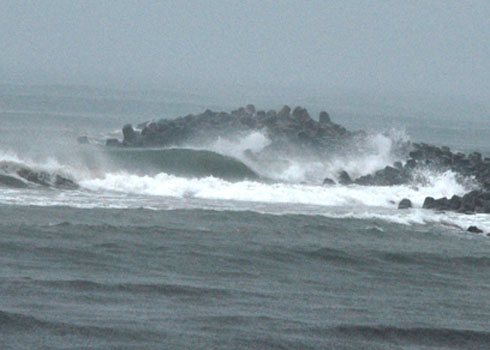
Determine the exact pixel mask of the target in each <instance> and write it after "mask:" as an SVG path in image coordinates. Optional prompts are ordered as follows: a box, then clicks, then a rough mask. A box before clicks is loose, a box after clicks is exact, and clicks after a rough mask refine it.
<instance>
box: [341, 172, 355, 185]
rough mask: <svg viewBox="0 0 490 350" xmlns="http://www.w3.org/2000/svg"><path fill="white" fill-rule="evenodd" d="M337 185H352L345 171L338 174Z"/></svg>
mask: <svg viewBox="0 0 490 350" xmlns="http://www.w3.org/2000/svg"><path fill="white" fill-rule="evenodd" d="M339 184H341V185H350V184H352V179H351V177H350V175H349V173H348V172H347V171H345V170H343V171H341V172H340V174H339Z"/></svg>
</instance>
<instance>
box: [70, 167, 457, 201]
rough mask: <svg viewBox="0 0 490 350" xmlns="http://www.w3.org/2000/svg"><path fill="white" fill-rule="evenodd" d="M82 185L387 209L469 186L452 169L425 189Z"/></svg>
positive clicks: (194, 182)
mask: <svg viewBox="0 0 490 350" xmlns="http://www.w3.org/2000/svg"><path fill="white" fill-rule="evenodd" d="M80 184H81V185H82V186H83V187H85V188H87V189H90V190H92V191H115V192H123V193H128V194H139V195H151V196H164V197H179V198H184V197H186V198H189V197H192V198H200V199H213V200H234V201H247V202H266V203H297V204H306V205H322V206H359V205H362V206H373V207H387V208H393V207H396V205H397V203H398V202H399V201H400V200H401V199H403V198H410V199H411V200H412V202H413V204H414V206H415V207H421V206H422V203H423V201H424V199H425V197H427V196H432V197H436V198H438V197H444V196H452V195H453V194H458V195H462V194H464V193H465V192H466V190H467V189H466V188H465V187H464V186H463V185H462V184H460V183H459V182H458V181H457V179H456V176H455V175H454V174H453V173H452V172H446V173H444V174H440V175H438V176H433V177H431V178H430V179H429V182H427V183H426V184H424V185H423V186H419V187H415V186H406V185H400V186H358V185H352V186H317V185H303V184H291V183H272V184H271V183H263V182H257V181H241V182H229V181H225V180H222V179H219V178H215V177H205V178H199V179H198V178H184V177H178V176H173V175H169V174H166V173H160V174H158V175H156V176H138V175H134V174H128V173H111V174H106V175H105V176H104V177H103V178H96V179H89V180H82V181H81V182H80Z"/></svg>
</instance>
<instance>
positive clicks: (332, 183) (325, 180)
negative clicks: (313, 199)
mask: <svg viewBox="0 0 490 350" xmlns="http://www.w3.org/2000/svg"><path fill="white" fill-rule="evenodd" d="M323 184H324V185H335V181H333V180H332V179H330V178H328V177H326V178H325V179H324V180H323Z"/></svg>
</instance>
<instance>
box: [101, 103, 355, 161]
mask: <svg viewBox="0 0 490 350" xmlns="http://www.w3.org/2000/svg"><path fill="white" fill-rule="evenodd" d="M138 128H139V129H140V130H141V131H138V130H135V129H134V128H133V126H132V125H129V124H128V125H125V126H124V127H123V130H122V131H123V140H122V142H120V141H118V140H115V139H109V140H107V142H106V144H107V145H108V146H124V147H169V146H180V145H185V144H189V143H193V144H195V143H199V142H204V141H206V140H212V139H216V138H218V137H225V138H226V137H230V135H240V134H245V133H250V132H253V131H261V132H263V133H265V134H266V135H267V137H268V138H269V139H270V140H271V144H270V145H269V146H268V150H269V151H280V152H284V153H291V152H298V153H299V152H307V153H309V152H325V151H328V150H332V149H335V148H338V147H341V145H342V143H344V142H345V141H346V140H347V139H350V138H351V137H352V136H353V135H354V133H351V132H349V131H347V130H346V129H345V128H344V127H342V126H340V125H338V124H335V123H333V122H332V121H331V120H330V116H329V115H328V113H327V112H321V113H320V115H319V120H318V121H317V120H314V119H313V118H311V117H310V115H309V113H308V111H307V110H306V109H305V108H301V107H296V108H294V109H293V110H292V109H291V108H290V107H288V106H284V107H283V108H282V109H281V110H280V111H278V112H276V111H274V110H270V111H267V112H266V111H260V110H256V109H255V107H254V106H253V105H248V106H246V107H242V108H239V109H237V110H234V111H232V112H231V113H226V112H213V111H211V110H206V111H205V112H204V113H201V114H198V115H192V114H191V115H187V116H185V117H179V118H176V119H160V120H158V121H153V122H145V123H142V124H140V125H138Z"/></svg>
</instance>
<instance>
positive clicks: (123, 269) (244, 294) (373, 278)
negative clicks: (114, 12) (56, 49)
mask: <svg viewBox="0 0 490 350" xmlns="http://www.w3.org/2000/svg"><path fill="white" fill-rule="evenodd" d="M94 91H95V92H93V93H92V92H90V91H87V90H86V89H81V91H80V89H77V88H73V87H70V88H68V87H66V88H59V87H51V88H48V87H31V88H30V89H26V88H22V87H17V88H15V87H9V88H8V89H3V90H2V86H1V85H0V136H1V137H0V295H1V296H2V297H1V298H0V348H1V349H7V350H10V349H12V350H14V349H15V350H19V349H26V350H27V349H37V348H43V349H44V348H46V349H60V350H61V349H110V348H112V349H127V350H130V349H131V350H133V349H162V348H171V349H189V350H191V349H192V350H194V349H201V348H207V349H230V348H236V349H294V348H295V349H325V348H331V349H386V350H392V349H429V348H430V349H433V348H434V349H435V348H437V349H441V348H444V349H484V348H485V347H486V346H487V345H488V343H489V342H490V333H489V332H488V315H489V314H490V309H489V304H488V296H487V295H488V290H489V288H490V286H489V282H488V276H489V271H490V259H489V258H488V252H489V245H490V239H489V238H488V237H487V236H486V234H487V233H490V216H489V215H488V214H472V215H468V214H462V213H458V212H449V211H448V212H437V211H433V210H427V209H423V208H422V205H423V202H424V199H425V197H427V196H432V197H434V198H439V197H443V196H446V197H449V196H452V195H454V194H456V195H463V194H464V193H467V192H468V191H470V190H473V189H477V188H478V186H479V185H478V183H477V182H476V181H475V179H472V178H468V177H461V176H460V175H459V174H456V173H454V172H451V171H446V172H441V171H434V170H429V169H424V170H420V171H419V172H418V173H417V174H415V176H414V180H413V181H412V182H410V183H407V184H405V185H396V186H360V185H356V184H351V185H341V184H339V183H338V180H339V172H340V171H347V172H348V173H349V174H351V176H353V177H356V178H357V177H359V176H363V175H367V174H372V173H373V172H375V171H377V170H379V169H382V168H384V167H385V166H387V165H393V164H394V163H395V162H401V163H402V165H403V164H404V161H405V159H407V158H406V154H405V153H404V149H405V146H406V144H407V143H410V142H411V141H415V142H420V141H421V140H420V139H419V138H418V137H419V136H420V135H427V134H428V133H431V132H430V130H427V125H422V126H420V128H419V129H417V128H414V127H413V126H414V125H415V124H414V123H408V122H407V125H406V126H407V127H406V128H404V127H403V126H402V127H398V126H397V127H393V125H391V124H390V123H389V122H387V120H384V121H383V122H380V123H379V124H378V125H375V126H374V127H373V123H374V122H375V121H376V118H375V117H372V116H369V115H366V116H363V117H362V118H360V117H359V115H349V114H346V113H341V112H332V119H334V120H336V121H339V122H341V123H342V124H345V125H346V127H349V126H350V129H353V125H352V124H349V123H348V121H349V120H355V121H356V122H361V121H363V120H364V121H366V124H369V125H361V127H362V128H363V129H364V130H366V133H365V137H362V138H359V139H356V140H355V142H353V143H352V144H349V145H348V147H345V148H343V149H342V150H340V151H335V150H332V151H331V152H326V153H325V154H320V155H314V156H312V155H311V154H308V155H306V154H301V152H299V153H297V154H288V153H286V152H282V153H281V152H278V153H274V152H267V149H268V148H269V146H270V145H271V140H270V139H269V137H268V136H267V135H268V134H267V132H266V131H265V130H256V131H253V132H250V133H241V134H238V133H237V134H230V135H227V137H221V138H214V139H209V140H204V141H203V140H202V139H200V140H196V141H195V142H191V141H192V140H191V141H189V142H187V143H185V144H181V145H179V146H178V147H169V148H158V147H153V148H131V147H114V148H112V147H106V146H105V140H106V139H107V138H118V139H122V137H123V135H122V133H121V126H122V125H125V124H127V123H134V124H135V125H137V124H136V123H139V122H144V121H145V120H157V119H158V118H160V117H169V118H170V117H175V116H179V115H186V114H188V113H197V112H200V111H201V110H203V109H205V108H217V107H216V106H215V104H213V103H210V102H209V101H206V100H205V99H201V100H199V98H198V97H194V100H193V103H191V102H190V101H189V100H187V95H186V96H183V97H182V98H181V99H180V100H178V103H174V104H172V103H170V102H169V103H168V104H167V103H160V102H158V103H154V101H147V100H145V99H141V98H140V97H141V96H146V95H144V94H142V95H136V96H133V97H131V98H130V96H131V93H129V92H128V93H124V94H122V93H112V92H111V91H97V90H94ZM171 97H172V102H175V101H174V100H175V99H177V97H176V96H174V95H172V96H171ZM138 98H140V99H138ZM145 98H146V97H145ZM155 98H156V97H155ZM162 98H165V97H162ZM196 99H197V100H198V101H196ZM135 101H137V103H135ZM231 102H235V101H230V104H231ZM120 106H126V107H125V108H121V107H120ZM135 106H136V107H135ZM155 106H160V107H159V108H161V110H158V113H157V115H155V114H156V113H155ZM234 107H236V103H233V104H232V107H231V108H234ZM265 107H271V108H274V107H277V106H265ZM220 108H221V107H220ZM231 108H229V107H228V105H224V106H222V110H230V109H231ZM312 108H315V106H312ZM320 108H322V109H323V108H324V106H318V108H317V109H318V110H320ZM135 109H137V111H135ZM125 111H129V112H127V113H125ZM132 112H134V113H132ZM349 118H350V119H349ZM388 120H391V119H390V118H388ZM434 125H436V126H437V127H438V129H437V130H435V131H433V132H432V134H433V135H442V136H441V138H440V139H438V140H435V139H434V140H430V141H434V142H436V141H437V143H438V144H441V145H443V144H445V141H447V140H448V139H451V140H452V141H454V142H453V144H454V143H456V144H457V145H456V146H457V147H454V146H452V148H454V150H455V151H457V150H459V148H458V145H461V150H462V151H464V152H466V153H468V152H469V151H472V150H474V149H475V148H476V146H479V145H486V144H487V143H488V141H486V140H488V138H485V137H483V138H471V137H461V138H460V139H458V138H454V137H452V136H451V135H454V134H455V131H454V130H453V129H454V125H452V124H451V125H446V126H447V128H449V129H450V130H449V129H447V128H446V127H445V126H444V123H434ZM368 126H371V128H369V127H368ZM415 126H416V125H415ZM474 127H475V128H477V127H478V128H479V130H482V132H481V133H482V134H483V135H487V134H488V132H487V131H485V130H488V125H486V124H485V123H483V124H482V125H479V126H476V125H475V126H474ZM485 127H486V128H487V129H485ZM354 130H355V129H354ZM448 130H449V131H448ZM462 130H463V129H462ZM461 132H466V133H468V130H467V129H464V131H461ZM485 132H487V134H485ZM465 135H466V134H465ZM80 136H86V138H82V139H81V141H82V142H79V140H78V138H79V137H80ZM462 138H464V139H465V141H467V142H468V143H467V144H463V142H459V141H458V140H461V139H462ZM422 141H424V140H422ZM426 141H427V140H426ZM471 142H473V143H471ZM476 149H478V148H476ZM482 152H483V153H484V154H485V156H488V155H487V154H490V152H489V150H488V149H484V150H482ZM325 178H328V179H331V180H333V181H334V182H335V184H323V182H324V179H325ZM403 198H409V199H410V200H411V202H412V206H413V207H412V208H410V209H405V210H401V209H398V203H399V202H400V201H401V200H402V199H403ZM469 226H477V227H478V228H479V229H481V230H482V231H483V232H482V233H480V234H475V233H469V232H467V229H468V227H469Z"/></svg>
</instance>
